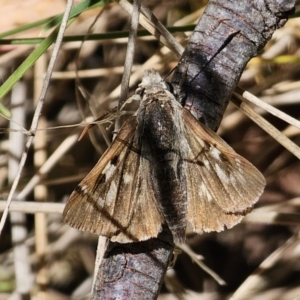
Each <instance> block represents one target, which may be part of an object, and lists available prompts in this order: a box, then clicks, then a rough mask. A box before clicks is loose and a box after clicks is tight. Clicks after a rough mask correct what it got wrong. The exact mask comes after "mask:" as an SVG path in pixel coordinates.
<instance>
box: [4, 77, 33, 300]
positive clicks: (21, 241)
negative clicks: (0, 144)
mask: <svg viewBox="0 0 300 300" xmlns="http://www.w3.org/2000/svg"><path fill="white" fill-rule="evenodd" d="M25 97H26V87H25V84H24V83H23V82H18V83H17V84H16V85H15V86H14V88H13V91H12V99H11V104H12V110H11V112H12V119H15V120H18V122H19V123H20V124H21V125H22V126H24V124H25V105H24V104H25ZM10 126H11V128H14V127H16V124H14V123H13V122H11V123H10ZM23 146H24V136H23V135H22V134H21V135H20V134H19V133H15V132H11V133H10V135H9V162H8V172H9V173H8V181H9V183H11V182H13V180H14V179H15V176H16V175H17V174H18V164H19V160H20V157H21V156H22V149H23ZM10 220H11V234H12V244H13V252H14V270H15V277H16V290H15V293H16V294H17V295H18V297H19V299H26V298H28V297H29V293H30V290H31V287H32V283H33V282H32V280H33V278H32V275H31V267H30V263H29V249H28V247H27V245H26V244H25V240H26V238H27V235H28V232H27V228H26V215H25V213H24V212H12V213H11V214H10Z"/></svg>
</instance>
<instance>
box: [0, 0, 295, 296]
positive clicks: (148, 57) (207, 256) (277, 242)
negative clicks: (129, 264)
mask: <svg viewBox="0 0 300 300" xmlns="http://www.w3.org/2000/svg"><path fill="white" fill-rule="evenodd" d="M65 2H66V1H63V0H52V1H49V0H44V1H38V0H27V1H22V2H20V1H18V0H2V1H0V3H1V12H0V14H1V18H0V30H1V32H0V36H1V37H2V38H3V36H2V35H1V33H5V32H8V31H10V30H15V32H13V33H12V34H8V35H6V36H5V38H6V39H11V40H12V41H13V42H10V43H4V42H3V43H1V44H0V80H1V84H2V83H3V82H5V80H6V79H7V78H8V77H9V76H10V75H11V74H13V73H14V72H15V70H16V69H17V68H18V67H19V66H20V65H21V63H22V62H23V61H24V60H25V59H26V58H27V57H28V56H29V54H30V53H31V52H32V51H33V50H34V49H35V47H36V45H37V44H36V43H37V42H35V40H34V38H42V37H46V36H48V35H49V34H50V33H51V31H52V30H53V27H52V25H53V24H51V22H50V21H51V20H53V19H49V20H48V21H47V22H44V23H41V24H40V25H39V26H34V27H33V26H31V27H33V28H29V29H28V30H24V31H23V30H21V29H22V28H23V25H26V24H33V23H34V22H37V21H40V20H44V19H46V18H49V17H53V16H57V15H59V14H61V13H63V12H64V9H65V4H66V3H65ZM78 3H79V1H75V5H76V4H78ZM143 4H144V5H146V6H148V7H149V8H150V9H151V11H152V12H153V13H154V14H155V15H156V17H157V18H158V19H159V20H160V21H161V22H162V23H163V24H164V25H165V26H167V27H174V26H189V25H192V24H196V23H197V21H198V19H199V18H200V17H201V14H202V13H203V10H204V8H205V5H206V4H207V1H199V0H198V1H195V0H190V1H187V0H177V1H167V0H165V1H155V0H153V1H151V0H149V1H143ZM129 25H130V17H129V15H128V13H127V12H125V11H124V10H123V9H122V8H121V7H120V6H119V5H118V4H117V3H111V4H108V5H106V6H98V7H96V8H94V9H87V10H86V11H85V12H83V13H81V14H80V15H79V16H78V17H77V18H76V19H75V20H74V22H73V23H72V24H71V25H70V26H69V27H68V29H67V31H66V34H65V35H66V36H73V39H70V40H68V41H66V42H64V43H63V46H62V49H61V51H60V54H59V56H58V59H57V62H56V65H55V71H54V72H53V74H52V79H51V83H50V86H49V89H48V93H47V97H46V99H45V104H44V108H43V111H42V116H41V120H40V124H39V128H40V129H43V130H40V131H38V133H37V136H36V138H35V142H34V146H33V147H32V148H31V149H30V150H29V155H28V159H27V161H26V165H25V167H24V170H23V172H22V177H21V181H20V184H19V187H18V192H21V191H22V189H23V188H24V187H25V186H26V184H28V182H30V180H32V178H34V176H37V175H38V174H41V172H40V173H38V170H39V169H40V167H41V166H43V165H44V164H45V162H46V161H47V159H48V158H49V157H50V156H51V155H53V153H56V154H57V155H58V156H59V159H58V161H57V163H55V165H53V166H51V169H50V170H49V171H48V170H47V171H46V172H45V173H43V174H42V180H41V181H40V182H39V184H38V185H36V186H35V187H34V189H33V191H32V192H30V193H29V194H28V195H27V197H26V201H30V202H32V201H37V202H46V203H48V202H49V203H64V202H66V200H67V199H68V196H69V195H70V193H71V192H72V191H73V189H74V188H75V187H76V185H77V184H78V183H79V181H80V180H81V179H83V178H84V176H85V175H86V174H87V173H88V172H89V170H91V168H92V167H93V166H94V164H95V163H96V162H97V161H98V159H99V158H100V156H101V154H102V153H103V152H104V151H105V149H106V148H107V146H108V145H109V143H110V141H111V139H112V133H113V126H111V124H104V125H99V126H95V127H94V128H93V129H91V130H90V131H89V133H88V134H87V135H85V137H83V139H82V140H81V141H79V142H76V138H75V140H74V141H73V142H70V143H67V142H66V141H68V139H70V137H74V135H75V136H76V135H78V134H79V133H80V132H81V130H82V129H83V126H81V127H80V126H78V125H76V124H79V123H80V122H82V120H84V118H86V117H88V116H93V118H94V119H96V118H97V117H99V116H101V115H103V114H104V113H107V112H108V111H109V110H111V109H113V108H114V107H115V106H116V105H117V101H118V97H119V93H120V83H121V79H122V74H123V65H124V58H125V54H126V46H127V41H128V39H127V38H126V37H123V36H124V35H123V34H124V33H126V32H128V30H129ZM141 29H142V28H141ZM104 33H108V34H106V35H105V36H99V37H98V38H97V40H95V39H93V40H91V39H90V37H89V35H91V34H104ZM191 33H192V31H191V30H190V29H189V27H186V30H184V31H180V32H175V33H174V36H175V38H176V39H177V40H178V41H179V42H180V43H181V44H182V45H183V46H185V45H186V43H187V41H188V38H189V36H190V35H191ZM24 39H27V40H24ZM82 40H84V41H83V42H82ZM136 43H137V47H136V53H135V57H134V65H133V70H132V71H133V75H132V80H131V82H130V93H131V94H132V93H133V92H134V90H135V89H136V87H137V84H138V83H139V81H140V80H141V76H142V73H143V70H145V69H149V68H155V69H156V70H157V71H159V73H160V74H161V75H166V74H168V72H170V71H171V70H172V69H173V68H174V67H175V66H176V64H177V58H176V55H175V54H173V53H172V52H171V51H170V50H168V49H167V48H166V47H165V46H163V45H162V44H160V43H159V42H158V41H157V40H156V39H155V38H154V37H152V36H150V35H147V36H143V37H138V38H137V41H136ZM299 45H300V19H299V18H291V19H290V20H289V21H288V22H287V24H286V25H285V26H284V27H283V28H281V29H280V30H278V31H276V32H275V34H274V35H273V38H272V39H271V40H270V41H269V42H268V44H267V45H266V47H265V48H264V50H263V51H262V52H261V53H260V55H259V56H258V57H255V58H253V59H252V60H251V61H250V62H249V63H248V65H247V67H246V69H245V71H244V73H243V75H242V77H241V80H240V83H239V86H241V87H242V88H244V89H246V90H247V91H249V92H251V93H253V94H254V95H256V96H257V97H259V98H260V99H261V100H263V101H265V102H267V103H269V104H271V105H273V106H275V107H277V108H279V109H280V110H281V111H283V112H285V113H287V114H288V115H290V116H292V117H294V118H295V119H299V117H300V106H299V104H300V64H299V63H300V50H299ZM51 49H52V48H51V47H50V50H49V51H45V52H44V53H43V54H42V56H41V57H40V58H39V59H38V60H37V62H36V63H35V64H34V66H33V67H28V70H27V71H26V73H25V75H24V76H23V77H22V79H21V80H20V81H18V82H17V83H16V84H15V85H14V87H13V88H12V90H11V92H9V93H8V94H7V95H6V96H5V97H4V98H3V99H2V102H1V104H2V105H3V107H2V108H1V109H2V111H1V114H2V115H3V116H0V128H1V132H0V133H1V134H0V191H1V200H2V201H1V204H2V206H1V209H2V210H3V203H4V202H5V199H6V198H7V195H8V192H9V189H10V187H11V184H12V181H13V179H14V178H15V176H16V170H17V168H18V162H19V160H20V155H21V154H22V150H23V148H24V145H25V142H26V140H27V138H28V137H27V135H26V134H25V133H24V130H22V128H23V127H24V128H26V129H29V127H30V124H31V121H32V117H33V114H34V110H35V107H36V103H37V99H38V97H39V95H40V91H41V86H42V84H43V81H44V76H45V72H46V69H47V65H48V63H49V58H50V55H51ZM253 107H254V106H253ZM126 109H128V111H134V110H135V109H136V104H134V103H133V104H132V106H131V105H130V106H129V107H127V108H126ZM255 110H256V111H257V112H258V113H259V114H261V115H262V116H263V117H264V118H265V119H266V120H268V121H269V122H270V123H271V124H273V125H274V126H275V127H276V128H278V129H279V130H280V131H281V132H283V133H284V134H285V135H287V136H288V137H289V138H290V139H291V140H292V141H293V142H294V143H296V144H298V145H299V144H300V135H299V134H300V130H299V128H296V127H292V126H290V125H288V124H286V123H285V122H284V121H282V120H280V119H279V118H276V117H274V116H272V115H270V114H268V113H267V112H266V111H264V110H262V109H261V108H259V107H256V106H255ZM11 119H13V120H14V122H12V121H11ZM69 125H74V126H71V127H69ZM8 128H11V129H13V130H14V131H16V132H13V131H11V132H8V130H7V129H8ZM218 133H219V134H220V135H221V136H222V137H223V138H224V139H225V140H226V141H227V142H228V143H229V144H230V145H231V146H232V147H233V148H234V149H235V150H236V151H237V152H238V153H240V154H241V155H243V156H244V157H245V158H247V159H248V160H249V161H251V162H252V163H253V164H254V165H255V166H256V167H257V168H258V169H259V170H260V171H261V172H262V173H263V174H264V175H265V177H266V180H267V186H266V189H265V192H264V194H263V195H262V196H261V198H260V200H259V202H258V203H257V205H256V206H255V211H254V212H256V215H255V216H256V217H255V218H254V217H253V218H251V217H250V216H249V218H248V217H247V218H245V220H244V221H243V222H242V223H241V224H239V225H237V226H235V227H234V228H233V229H230V230H226V231H224V232H222V233H205V234H202V235H195V234H193V233H188V235H187V247H188V248H187V249H185V250H186V251H182V253H181V254H180V255H179V256H178V258H177V261H176V264H175V266H174V268H172V269H170V270H169V271H168V273H167V275H166V278H165V282H164V285H163V287H162V290H161V294H160V296H159V299H209V300H210V299H214V300H215V299H229V298H230V297H231V296H232V295H233V294H234V293H235V292H236V293H238V294H236V295H238V297H237V298H236V299H264V300H268V299H278V300H279V299H280V300H283V299H289V300H290V299H298V298H296V297H297V296H298V295H299V297H300V288H299V283H300V260H299V257H300V244H299V241H300V238H299V234H298V231H299V224H300V197H299V195H300V164H299V160H298V159H297V158H296V157H295V156H294V155H292V154H291V153H290V152H289V151H287V150H286V149H285V148H283V147H282V146H281V145H280V144H279V143H278V142H277V141H276V140H274V139H273V138H271V137H269V136H268V135H267V134H266V133H265V132H264V131H263V130H262V129H261V128H259V127H258V126H257V125H255V124H254V123H253V122H252V121H250V120H249V119H247V117H245V116H244V115H243V114H242V113H241V112H239V111H238V110H237V109H236V108H235V106H233V105H232V104H230V105H229V106H228V109H227V111H226V113H225V115H224V118H223V122H222V123H221V126H220V128H219V131H218ZM62 145H63V149H61V147H62ZM25 206H26V204H25ZM45 207H46V208H45V209H46V210H47V206H45ZM50 211H51V210H50V208H49V212H48V213H45V214H44V213H38V214H35V215H34V214H32V213H31V214H30V213H27V214H23V213H20V212H18V213H13V214H12V215H11V216H10V218H9V220H8V222H7V223H6V225H5V229H4V231H3V232H2V236H1V239H0V300H2V299H14V298H13V297H14V295H15V294H14V293H15V287H16V278H18V275H17V273H22V274H23V276H25V277H26V278H27V279H29V282H30V284H31V285H32V288H31V297H32V299H89V296H88V293H89V291H90V287H91V282H92V275H93V268H94V260H95V254H96V246H97V236H95V235H92V234H89V233H83V232H79V231H76V230H74V229H72V228H70V227H69V226H68V225H66V224H64V223H62V221H61V215H60V214H59V213H51V212H50ZM274 216H275V217H274ZM22 224H23V225H22ZM20 228H21V229H20ZM14 230H17V232H18V230H21V238H20V236H19V235H18V234H17V235H16V236H15V237H14V233H13V232H14ZM18 236H19V240H18ZM21 241H22V243H23V242H24V245H25V249H26V250H25V252H23V254H22V255H24V256H22V257H23V258H24V257H26V256H27V258H28V259H27V260H25V261H24V259H23V263H25V264H26V266H23V267H24V269H16V268H15V266H16V265H17V266H18V263H17V262H16V260H17V256H16V255H14V251H16V248H15V247H14V246H13V245H18V242H21ZM23 250H24V249H23ZM15 253H16V252H15ZM199 260H200V261H201V263H204V264H205V265H206V266H207V267H208V268H209V269H211V270H212V271H213V272H215V273H216V274H217V275H218V276H219V277H220V278H222V280H223V281H224V282H225V283H226V284H221V283H222V280H221V279H219V282H217V280H216V278H213V276H212V275H211V274H208V273H207V272H206V271H205V270H203V268H201V267H200V266H199V265H198V264H197V263H196V261H199ZM16 263H17V264H16ZM21 265H22V264H21ZM23 265H24V264H23ZM253 272H255V274H256V276H253ZM257 274H259V276H258V275H257ZM19 276H22V275H19ZM299 299H300V298H299Z"/></svg>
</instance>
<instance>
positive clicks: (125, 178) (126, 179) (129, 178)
mask: <svg viewBox="0 0 300 300" xmlns="http://www.w3.org/2000/svg"><path fill="white" fill-rule="evenodd" d="M123 181H124V183H125V184H128V183H130V182H132V175H130V174H129V173H125V174H124V176H123Z"/></svg>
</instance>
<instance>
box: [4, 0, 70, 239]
mask: <svg viewBox="0 0 300 300" xmlns="http://www.w3.org/2000/svg"><path fill="white" fill-rule="evenodd" d="M72 5H73V0H68V2H67V5H66V10H65V13H64V16H63V19H62V22H61V26H60V28H59V32H58V35H57V39H56V43H55V46H54V49H53V53H52V56H51V59H50V62H49V66H48V70H47V73H46V77H45V82H44V86H43V90H42V93H41V95H40V99H39V102H38V105H37V107H36V110H35V113H34V116H33V119H32V123H31V127H30V130H31V132H32V133H33V135H32V136H30V137H29V138H28V140H27V143H26V145H25V149H24V152H23V155H22V158H21V161H20V164H19V170H18V174H17V176H16V177H15V179H14V182H13V185H12V187H11V190H10V193H9V195H8V198H7V206H6V209H5V210H4V212H3V215H2V218H1V222H0V235H1V233H2V230H3V228H4V224H5V222H6V219H7V215H8V211H9V206H10V202H11V201H12V199H13V196H14V194H15V192H16V190H17V186H18V183H19V180H20V177H21V172H22V170H23V168H24V165H25V161H26V159H27V155H28V151H29V148H30V146H31V144H32V142H33V139H34V134H35V132H36V129H37V126H38V121H39V118H40V115H41V112H42V108H43V105H44V101H45V97H46V93H47V89H48V86H49V82H50V78H51V74H52V71H53V68H54V64H55V61H56V58H57V55H58V52H59V48H60V45H61V43H62V40H63V36H64V32H65V29H66V27H67V23H68V19H69V14H70V11H71V8H72ZM21 199H22V198H21Z"/></svg>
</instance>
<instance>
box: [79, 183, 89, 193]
mask: <svg viewBox="0 0 300 300" xmlns="http://www.w3.org/2000/svg"><path fill="white" fill-rule="evenodd" d="M80 188H81V192H82V193H83V194H84V195H85V194H87V190H88V186H87V185H83V186H81V187H80Z"/></svg>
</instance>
